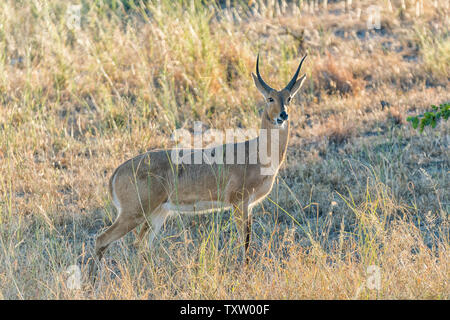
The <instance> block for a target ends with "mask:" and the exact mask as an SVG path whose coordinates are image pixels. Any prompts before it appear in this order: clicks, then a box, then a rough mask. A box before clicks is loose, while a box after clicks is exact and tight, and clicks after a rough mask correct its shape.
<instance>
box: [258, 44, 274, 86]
mask: <svg viewBox="0 0 450 320" xmlns="http://www.w3.org/2000/svg"><path fill="white" fill-rule="evenodd" d="M256 76H257V77H258V80H259V83H261V85H262V86H263V87H264V89H265V90H266V91H267V92H270V91H272V90H273V89H272V88H271V87H269V86H268V85H267V84H266V83H265V82H264V80H263V79H262V78H261V75H260V74H259V53H258V58H256Z"/></svg>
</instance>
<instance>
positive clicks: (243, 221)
mask: <svg viewBox="0 0 450 320" xmlns="http://www.w3.org/2000/svg"><path fill="white" fill-rule="evenodd" d="M297 74H298V72H297ZM297 74H296V76H297ZM252 75H253V74H252ZM296 76H295V78H296ZM253 78H254V81H255V84H256V86H257V88H258V89H259V90H260V91H261V92H262V94H263V95H264V97H265V98H266V101H267V107H266V109H265V110H264V112H263V114H262V119H261V129H266V130H267V132H268V134H267V136H268V138H267V140H268V141H267V143H268V146H271V141H270V137H271V135H270V132H271V130H278V131H279V132H278V137H279V141H278V145H279V148H278V150H270V148H268V151H267V153H268V155H271V154H272V152H278V156H279V158H278V159H279V165H278V167H277V168H276V170H275V172H274V173H273V174H271V175H262V174H261V168H262V167H263V165H262V164H261V161H260V160H261V159H260V158H261V157H260V152H259V148H258V149H257V152H258V157H257V163H256V164H251V163H250V161H249V159H250V154H249V152H250V150H249V149H250V148H249V144H250V142H251V141H250V140H248V141H245V142H241V143H236V144H234V150H238V149H237V145H238V144H245V163H243V164H236V162H237V161H234V163H235V164H226V161H225V159H226V151H227V148H226V147H225V145H224V149H223V150H224V153H223V154H224V161H223V163H224V164H221V165H218V164H206V163H202V164H193V163H194V161H191V163H192V164H179V165H175V164H174V163H173V162H172V161H171V150H170V149H169V150H153V151H149V152H147V153H144V154H141V155H138V156H136V157H135V158H133V159H130V160H128V161H126V162H125V163H123V164H121V165H120V166H119V167H118V168H117V169H116V170H115V172H114V173H113V175H112V176H111V179H110V181H109V190H110V193H111V196H112V198H113V200H114V201H115V205H116V207H117V208H118V211H119V215H118V217H117V219H116V221H115V222H114V223H113V224H112V225H111V227H109V228H108V229H107V230H106V231H105V232H103V233H102V234H101V235H100V236H98V238H97V241H96V246H95V253H96V258H97V259H98V261H100V259H101V258H102V256H103V253H104V251H105V250H106V248H107V247H108V246H109V245H110V244H111V243H112V242H113V241H115V240H118V239H120V238H121V237H123V236H124V235H125V234H127V233H128V232H129V231H131V230H133V229H134V228H136V227H137V226H138V225H140V224H142V223H144V222H146V223H145V224H144V226H143V228H142V229H141V232H140V234H139V236H138V240H137V243H138V244H139V243H140V242H141V241H142V239H143V238H144V236H145V235H146V233H147V231H148V229H149V228H150V225H151V227H154V226H153V225H152V224H155V225H156V226H155V229H156V230H155V233H157V231H158V229H159V224H161V221H164V220H165V218H166V217H167V216H168V215H169V210H167V208H168V207H170V205H174V206H179V207H181V208H182V207H183V206H192V205H194V204H196V203H201V202H202V201H203V202H211V201H215V202H220V203H222V204H223V206H225V207H233V208H234V209H235V212H236V223H237V226H238V231H239V234H240V238H241V241H242V242H243V243H244V248H245V249H244V252H245V253H247V251H248V247H249V242H250V234H251V209H252V207H253V206H254V205H255V204H257V203H258V202H260V201H261V200H263V199H264V198H265V197H266V196H267V195H268V194H269V193H270V191H271V189H272V186H273V183H274V180H275V177H276V175H277V173H278V169H279V167H280V166H281V164H282V163H283V161H284V158H285V155H286V149H287V145H288V141H289V128H290V126H289V121H285V122H284V123H283V125H278V124H276V122H275V119H276V117H277V116H278V115H280V113H281V112H283V111H284V112H286V113H287V106H288V104H289V100H291V99H292V97H293V95H294V94H295V93H296V92H297V91H298V89H299V88H300V86H301V84H302V82H303V80H304V79H305V76H303V77H302V78H301V79H299V80H297V82H296V83H295V86H294V88H291V90H288V89H286V88H285V89H283V90H281V91H277V90H273V89H271V88H270V90H267V87H263V86H262V85H261V83H260V81H259V80H258V79H257V78H256V77H255V76H254V75H253ZM295 80H296V79H295ZM295 80H294V81H295ZM294 89H295V90H294ZM255 139H260V137H257V138H255ZM253 142H254V141H253ZM258 146H259V144H258ZM206 150H208V149H193V150H192V151H191V152H192V153H191V154H190V155H191V157H192V160H193V157H194V154H195V153H198V152H202V153H203V152H205V151H206ZM233 156H234V158H235V160H236V154H235V152H234V155H233ZM218 190H219V191H218ZM220 208H221V207H220V206H217V207H214V208H211V209H216V210H217V209H220ZM181 211H182V210H181ZM152 221H154V222H155V223H153V222H152Z"/></svg>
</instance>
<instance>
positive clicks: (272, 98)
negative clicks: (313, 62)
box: [252, 54, 306, 127]
mask: <svg viewBox="0 0 450 320" xmlns="http://www.w3.org/2000/svg"><path fill="white" fill-rule="evenodd" d="M305 58H306V55H305V56H304V57H303V58H302V60H301V61H300V64H299V66H298V68H297V71H296V72H295V74H294V76H293V77H292V79H291V81H289V83H288V84H287V86H286V87H285V88H284V89H282V90H280V91H277V90H275V89H272V88H271V87H270V86H269V85H267V84H266V83H265V82H264V80H263V79H262V77H261V74H260V73H259V54H258V58H257V59H256V75H255V74H253V73H252V77H253V81H254V82H255V85H256V87H257V88H258V90H259V91H260V92H261V93H262V95H263V96H264V98H265V100H266V103H267V106H266V110H265V113H266V115H267V118H268V119H267V120H269V122H270V123H272V124H273V125H274V126H276V127H281V126H283V125H284V122H285V121H287V120H288V118H289V114H288V106H289V104H290V102H291V101H292V99H293V98H294V96H295V94H296V93H297V91H298V90H299V89H300V87H301V86H302V84H303V82H304V81H305V77H306V74H304V75H303V76H301V77H300V78H299V79H297V78H298V74H299V72H300V69H301V67H302V64H303V61H304V60H305Z"/></svg>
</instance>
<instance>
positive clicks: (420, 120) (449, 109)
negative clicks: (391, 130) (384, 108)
mask: <svg viewBox="0 0 450 320" xmlns="http://www.w3.org/2000/svg"><path fill="white" fill-rule="evenodd" d="M431 108H433V111H429V112H425V113H424V114H422V115H418V116H411V117H408V118H407V119H406V120H407V121H408V122H411V124H412V126H413V128H414V129H417V128H419V130H420V132H422V131H423V129H424V128H425V127H426V126H431V127H432V128H435V127H436V124H437V122H438V121H439V119H441V118H443V119H444V120H447V119H448V117H449V115H450V103H449V102H445V103H442V104H441V105H439V107H437V106H435V105H432V106H431Z"/></svg>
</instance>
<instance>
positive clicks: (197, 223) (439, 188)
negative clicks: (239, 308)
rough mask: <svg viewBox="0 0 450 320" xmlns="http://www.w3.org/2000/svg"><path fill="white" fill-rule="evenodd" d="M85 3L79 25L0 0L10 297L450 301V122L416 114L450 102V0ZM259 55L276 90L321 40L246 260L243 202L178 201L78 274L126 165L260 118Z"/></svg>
mask: <svg viewBox="0 0 450 320" xmlns="http://www.w3.org/2000/svg"><path fill="white" fill-rule="evenodd" d="M136 2H138V1H136ZM231 2H232V3H233V1H231ZM416 2H417V3H418V4H417V3H416ZM73 3H74V4H79V3H80V2H79V1H74V2H73ZM81 3H82V7H81V11H80V17H81V19H80V24H79V25H78V24H77V20H76V19H75V20H74V19H72V15H73V12H74V11H73V10H74V9H73V7H72V9H71V8H70V7H69V6H68V5H69V4H68V3H66V2H63V1H56V0H50V1H39V0H32V1H14V0H5V1H2V2H1V3H0V298H4V299H61V298H64V299H67V298H69V299H72V298H73V299H79V298H83V299H91V298H101V299H135V298H138V299H180V298H185V299H205V298H207V299H220V298H226V299H235V298H236V299H237V298H241V299H247V298H251V299H259V298H266V299H303V298H305V299H320V298H323V299H352V298H358V299H380V298H381V299H403V298H411V299H425V298H431V299H449V297H450V285H449V281H448V279H449V278H450V270H449V266H450V264H449V250H450V245H449V216H448V212H449V196H448V195H449V193H448V190H450V183H449V177H448V174H449V129H450V125H449V123H448V122H441V123H440V124H439V125H438V126H437V127H436V128H435V129H430V128H427V129H426V130H425V131H424V132H423V133H422V134H420V133H419V132H417V131H415V130H413V129H412V128H411V126H410V124H409V123H406V121H405V119H406V117H407V116H408V115H412V114H418V113H423V112H424V111H426V110H429V109H430V106H431V104H439V103H443V102H448V101H449V100H450V94H449V92H448V85H449V70H450V40H449V29H448V13H449V3H448V1H423V2H422V1H408V0H406V1H394V0H391V1H377V2H376V1H353V3H352V4H351V5H350V6H347V7H346V6H345V1H328V3H327V6H326V7H325V3H324V2H323V1H320V2H319V6H318V7H317V6H315V5H314V3H315V2H314V1H307V0H304V1H301V0H300V1H292V2H285V1H281V2H280V4H279V3H278V2H277V1H260V0H258V1H250V2H249V4H250V8H249V7H248V6H247V5H246V4H242V3H241V4H235V5H234V6H232V7H231V9H228V8H226V7H225V4H226V3H225V4H222V7H220V8H219V7H213V6H212V5H210V6H208V5H206V6H204V5H201V4H199V3H197V2H189V1H187V2H186V3H185V4H182V3H178V2H176V3H175V2H169V1H161V2H156V1H155V4H154V3H152V2H150V1H145V3H142V4H141V5H138V6H133V5H132V2H131V1H129V2H128V1H123V3H124V4H125V5H121V3H120V2H118V1H113V0H110V1H107V0H99V1H96V2H94V3H95V4H91V2H89V1H81ZM371 4H378V5H379V6H380V7H381V8H382V11H381V15H380V17H381V23H380V28H379V29H374V30H369V29H368V28H367V23H366V21H367V18H368V15H367V13H368V8H369V6H370V5H371ZM402 4H404V6H403V5H402ZM421 4H422V5H421ZM75 12H76V9H75ZM71 19H72V20H71ZM258 52H260V53H261V58H262V61H261V73H262V74H263V75H264V78H265V80H266V81H267V82H268V83H269V84H270V85H271V86H273V87H277V88H280V87H282V86H283V85H284V84H285V83H286V82H287V81H288V80H289V78H290V76H292V72H293V71H294V70H295V67H296V66H297V63H298V61H299V58H300V57H301V56H302V55H303V54H304V53H306V52H307V53H308V55H309V57H308V60H307V63H306V64H305V66H304V70H306V72H307V73H308V80H307V82H306V84H305V85H304V88H303V89H302V91H301V93H300V94H299V95H298V97H297V98H296V101H295V104H296V105H297V107H296V108H294V110H293V111H292V112H291V114H290V119H291V123H292V132H291V140H290V144H289V147H288V155H287V161H286V162H285V164H284V165H283V168H282V170H281V172H280V174H279V178H278V180H277V183H276V185H275V186H274V189H273V191H272V193H271V195H270V196H269V198H268V199H266V200H265V201H264V202H263V203H262V204H261V205H259V206H257V207H256V208H255V209H254V228H253V234H252V260H251V261H252V262H251V263H250V265H249V266H248V267H247V268H246V269H243V265H242V261H241V257H240V254H239V250H238V248H237V246H238V243H237V241H236V229H235V226H234V224H233V222H232V220H231V214H230V212H222V213H217V214H211V215H205V216H197V217H189V216H182V217H180V216H176V217H174V218H172V219H171V220H169V221H167V223H166V224H165V226H164V227H163V230H162V232H161V234H160V237H159V239H158V240H157V241H156V243H155V246H154V247H153V248H152V249H148V248H144V249H143V252H142V253H139V252H136V250H135V249H133V248H132V246H131V243H132V242H133V240H134V235H133V234H132V233H131V234H129V235H127V236H126V237H125V238H124V239H122V240H120V241H118V242H116V243H115V244H114V245H112V246H111V248H110V249H109V251H108V252H107V258H106V262H105V266H104V267H103V272H102V277H101V279H100V281H99V283H98V284H97V285H96V287H95V288H92V287H90V285H89V284H88V283H86V282H83V285H82V287H81V289H79V290H74V289H71V286H70V283H69V282H68V280H70V278H71V276H70V274H69V273H68V270H69V271H70V270H72V269H71V267H70V266H71V265H77V266H78V267H79V268H80V269H81V272H82V278H83V280H84V274H85V270H86V262H87V260H88V257H89V255H90V254H91V253H92V248H93V244H94V240H95V236H96V235H97V234H98V233H99V232H100V231H101V230H103V229H104V228H105V227H106V226H108V225H109V224H111V223H112V221H113V220H114V218H115V214H116V213H115V211H114V210H113V209H112V205H111V199H110V198H109V195H108V192H107V189H108V188H107V183H108V179H109V176H110V174H111V173H112V171H113V170H114V168H115V167H117V166H118V165H119V164H120V163H122V162H123V161H124V160H126V159H128V158H130V157H132V156H134V155H137V154H138V153H141V152H143V151H146V150H149V149H151V148H155V147H169V146H171V145H172V144H173V142H172V141H171V133H172V132H173V130H174V129H177V128H186V129H188V130H192V127H193V123H194V121H202V122H203V123H204V124H205V127H208V128H217V129H226V128H236V127H241V128H257V126H258V124H259V115H260V112H261V108H262V107H263V104H262V97H261V96H260V95H259V93H258V92H257V90H256V88H255V87H254V84H253V82H252V81H251V77H250V72H251V71H253V70H254V68H255V57H256V54H257V53H258ZM446 190H447V191H446ZM370 266H376V267H377V268H378V269H375V272H374V271H373V270H374V269H373V267H372V268H370ZM374 279H375V283H376V282H377V281H378V279H379V286H377V285H375V286H374V285H373V283H374V282H373V281H374Z"/></svg>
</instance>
